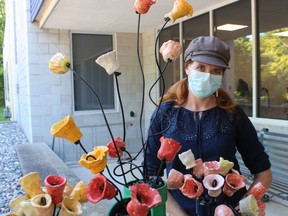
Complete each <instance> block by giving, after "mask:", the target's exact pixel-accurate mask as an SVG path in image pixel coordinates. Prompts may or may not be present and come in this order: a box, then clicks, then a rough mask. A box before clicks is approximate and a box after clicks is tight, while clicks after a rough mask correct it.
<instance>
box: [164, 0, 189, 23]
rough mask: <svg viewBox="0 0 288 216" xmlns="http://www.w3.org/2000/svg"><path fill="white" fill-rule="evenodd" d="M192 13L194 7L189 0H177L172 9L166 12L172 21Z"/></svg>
mask: <svg viewBox="0 0 288 216" xmlns="http://www.w3.org/2000/svg"><path fill="white" fill-rule="evenodd" d="M192 14H193V8H192V6H191V5H190V4H189V3H188V2H187V1H185V0H175V1H174V7H173V9H172V11H171V12H170V13H168V14H166V15H165V17H169V18H170V20H171V21H172V22H175V20H177V19H179V18H181V17H184V16H192Z"/></svg>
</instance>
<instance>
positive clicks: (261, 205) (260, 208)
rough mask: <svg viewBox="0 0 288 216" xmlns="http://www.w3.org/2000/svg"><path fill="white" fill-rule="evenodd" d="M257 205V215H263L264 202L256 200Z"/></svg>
mask: <svg viewBox="0 0 288 216" xmlns="http://www.w3.org/2000/svg"><path fill="white" fill-rule="evenodd" d="M257 206H258V211H259V216H265V208H266V204H265V203H264V202H263V201H261V200H257Z"/></svg>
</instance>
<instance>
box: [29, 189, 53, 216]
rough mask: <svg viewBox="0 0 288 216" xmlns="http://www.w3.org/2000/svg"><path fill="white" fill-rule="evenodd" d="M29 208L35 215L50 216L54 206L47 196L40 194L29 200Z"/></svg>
mask: <svg viewBox="0 0 288 216" xmlns="http://www.w3.org/2000/svg"><path fill="white" fill-rule="evenodd" d="M31 208H34V209H35V212H36V215H37V216H38V215H41V216H51V215H52V214H53V210H54V205H52V198H51V196H50V195H49V194H40V195H37V196H35V197H33V198H32V199H31Z"/></svg>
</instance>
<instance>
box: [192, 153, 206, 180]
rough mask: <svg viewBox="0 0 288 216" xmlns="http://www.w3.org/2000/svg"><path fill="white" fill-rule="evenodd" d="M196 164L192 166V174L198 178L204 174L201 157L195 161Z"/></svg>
mask: <svg viewBox="0 0 288 216" xmlns="http://www.w3.org/2000/svg"><path fill="white" fill-rule="evenodd" d="M195 164H196V166H194V167H193V174H194V175H195V176H196V177H197V178H198V179H200V178H202V176H203V175H204V168H203V161H202V159H201V158H199V159H197V160H196V161H195Z"/></svg>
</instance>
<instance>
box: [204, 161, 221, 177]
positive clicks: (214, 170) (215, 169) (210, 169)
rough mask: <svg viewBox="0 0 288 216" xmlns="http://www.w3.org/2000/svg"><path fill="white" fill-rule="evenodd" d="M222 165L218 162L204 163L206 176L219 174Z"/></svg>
mask: <svg viewBox="0 0 288 216" xmlns="http://www.w3.org/2000/svg"><path fill="white" fill-rule="evenodd" d="M220 168H221V165H220V163H219V162H218V161H207V162H204V163H203V169H204V175H205V176H207V175H209V174H219V173H220Z"/></svg>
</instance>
